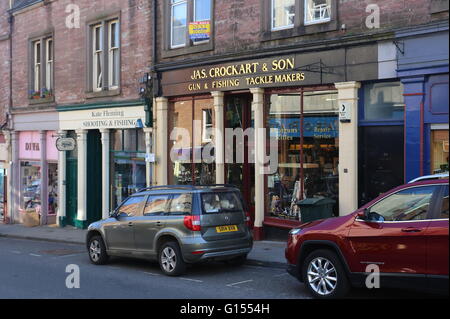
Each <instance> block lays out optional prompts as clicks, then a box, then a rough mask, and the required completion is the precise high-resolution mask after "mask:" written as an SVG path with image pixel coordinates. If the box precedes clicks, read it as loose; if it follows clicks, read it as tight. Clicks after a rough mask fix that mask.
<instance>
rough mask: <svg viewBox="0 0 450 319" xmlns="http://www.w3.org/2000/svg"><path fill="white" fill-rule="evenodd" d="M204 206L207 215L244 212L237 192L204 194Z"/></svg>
mask: <svg viewBox="0 0 450 319" xmlns="http://www.w3.org/2000/svg"><path fill="white" fill-rule="evenodd" d="M202 204H203V210H204V212H205V213H207V214H211V213H221V212H238V211H243V210H242V203H241V201H240V199H239V195H238V194H236V193H235V192H217V193H206V194H202Z"/></svg>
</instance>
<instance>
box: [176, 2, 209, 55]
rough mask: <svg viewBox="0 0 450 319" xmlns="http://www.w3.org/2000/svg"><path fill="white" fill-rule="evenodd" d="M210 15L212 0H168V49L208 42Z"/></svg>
mask: <svg viewBox="0 0 450 319" xmlns="http://www.w3.org/2000/svg"><path fill="white" fill-rule="evenodd" d="M211 14H212V0H170V39H169V43H170V45H169V48H170V49H177V48H182V47H187V46H189V45H191V44H193V45H196V44H202V43H207V42H209V40H210V33H211V20H212V19H211Z"/></svg>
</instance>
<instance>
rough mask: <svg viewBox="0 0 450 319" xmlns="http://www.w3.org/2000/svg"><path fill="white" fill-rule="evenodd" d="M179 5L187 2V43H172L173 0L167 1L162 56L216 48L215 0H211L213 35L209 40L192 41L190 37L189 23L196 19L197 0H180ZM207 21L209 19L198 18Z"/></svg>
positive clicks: (164, 12)
mask: <svg viewBox="0 0 450 319" xmlns="http://www.w3.org/2000/svg"><path fill="white" fill-rule="evenodd" d="M177 2H178V3H177V4H178V5H179V4H182V3H186V17H187V18H186V32H185V37H184V39H185V41H184V42H185V43H184V44H183V45H181V44H180V45H175V46H174V45H172V39H173V28H172V26H173V24H172V12H173V11H172V9H173V5H172V0H167V1H165V5H164V9H163V15H164V31H165V32H164V41H163V50H162V52H161V56H162V58H170V57H176V56H180V55H186V54H193V53H199V52H204V51H211V50H213V49H214V9H215V1H214V0H210V3H211V8H210V20H209V21H210V28H211V36H210V38H209V39H208V40H203V41H196V42H194V41H192V40H191V39H190V37H189V24H190V23H191V22H194V21H196V20H195V0H179V1H177ZM198 21H207V20H198Z"/></svg>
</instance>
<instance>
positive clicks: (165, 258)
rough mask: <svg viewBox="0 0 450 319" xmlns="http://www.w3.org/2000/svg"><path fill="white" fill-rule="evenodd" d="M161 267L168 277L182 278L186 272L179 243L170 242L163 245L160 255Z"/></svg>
mask: <svg viewBox="0 0 450 319" xmlns="http://www.w3.org/2000/svg"><path fill="white" fill-rule="evenodd" d="M158 261H159V266H160V267H161V270H162V271H163V273H164V274H165V275H167V276H180V275H182V274H183V273H184V272H185V271H186V263H185V261H184V260H183V255H182V254H181V250H180V247H179V246H178V243H176V242H173V241H170V242H166V243H164V244H162V245H161V248H160V249H159V253H158Z"/></svg>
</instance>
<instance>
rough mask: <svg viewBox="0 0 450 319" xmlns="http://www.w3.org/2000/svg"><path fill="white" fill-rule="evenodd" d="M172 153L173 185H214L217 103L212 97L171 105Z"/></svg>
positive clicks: (170, 174)
mask: <svg viewBox="0 0 450 319" xmlns="http://www.w3.org/2000/svg"><path fill="white" fill-rule="evenodd" d="M169 114H170V120H169V123H170V126H169V133H170V140H171V143H170V144H169V152H170V154H169V156H170V158H171V163H172V168H171V169H169V178H170V181H171V183H172V184H193V183H194V184H197V185H199V184H202V185H205V184H214V183H215V176H216V173H215V168H216V164H215V160H214V155H215V154H214V143H213V141H214V134H213V130H214V127H215V123H214V117H215V115H214V106H213V100H212V99H209V98H207V99H196V100H187V101H179V102H174V103H171V105H170V110H169Z"/></svg>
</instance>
